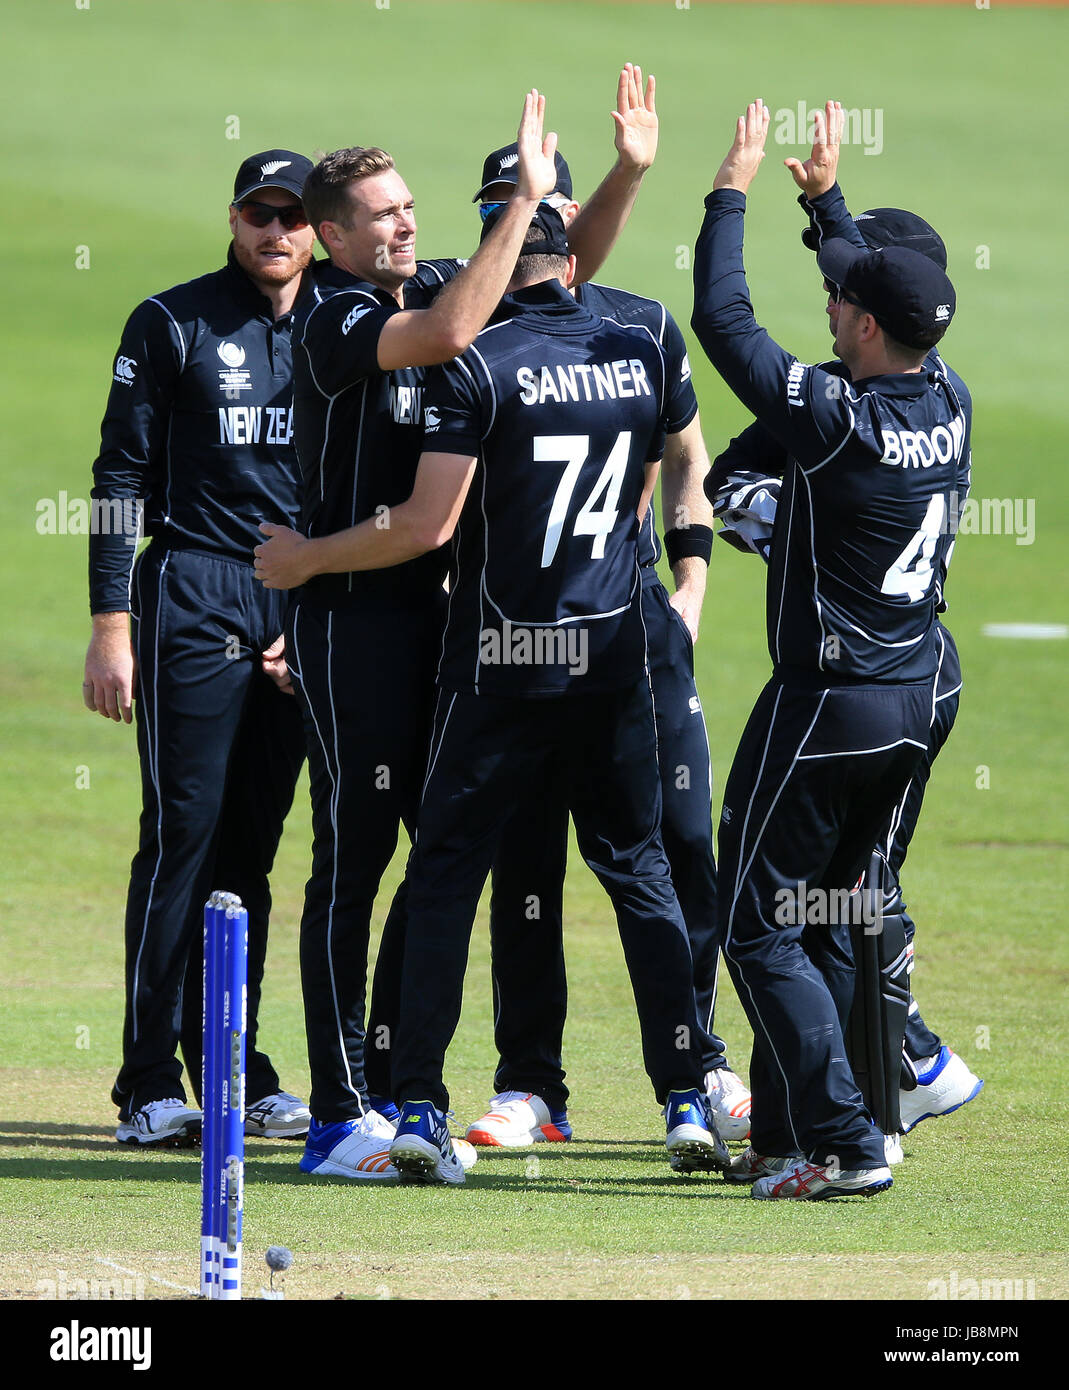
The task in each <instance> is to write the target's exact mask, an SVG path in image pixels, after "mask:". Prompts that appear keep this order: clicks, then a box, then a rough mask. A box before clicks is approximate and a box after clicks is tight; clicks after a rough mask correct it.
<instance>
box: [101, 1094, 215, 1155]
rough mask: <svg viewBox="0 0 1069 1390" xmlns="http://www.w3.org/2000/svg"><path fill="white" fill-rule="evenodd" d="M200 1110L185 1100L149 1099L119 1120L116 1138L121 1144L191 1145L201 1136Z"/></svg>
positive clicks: (189, 1146) (175, 1146) (190, 1146)
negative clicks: (191, 1107)
mask: <svg viewBox="0 0 1069 1390" xmlns="http://www.w3.org/2000/svg"><path fill="white" fill-rule="evenodd" d="M201 1120H202V1116H201V1112H200V1111H199V1110H191V1109H190V1107H189V1106H188V1105H187V1104H186V1103H185V1101H184V1100H176V1099H175V1098H174V1097H168V1098H167V1099H166V1100H150V1101H149V1102H148V1104H147V1105H143V1106H142V1107H141V1108H140V1110H135V1111H134V1112H133V1113H132V1114H131V1116H130V1118H129V1119H128V1120H120V1122H119V1127H118V1129H117V1130H116V1131H115V1138H116V1139H117V1140H118V1141H119V1143H120V1144H157V1145H159V1146H160V1147H161V1148H175V1149H179V1148H181V1149H188V1148H192V1147H193V1145H194V1144H195V1143H196V1141H197V1140H198V1139H199V1138H200V1129H201Z"/></svg>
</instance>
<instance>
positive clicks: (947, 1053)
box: [898, 1046, 984, 1134]
mask: <svg viewBox="0 0 1069 1390" xmlns="http://www.w3.org/2000/svg"><path fill="white" fill-rule="evenodd" d="M983 1084H984V1083H983V1082H982V1081H981V1080H980V1078H979V1077H978V1076H974V1075H973V1073H972V1072H971V1071H970V1070H969V1068H968V1067H967V1066H966V1065H965V1063H964V1062H963V1061H962V1060H961V1058H960V1057H959V1056H958V1054H957V1053H956V1052H952V1051H951V1050H950V1048H949V1047H946V1046H944V1047H941V1048H940V1049H939V1052H938V1055H937V1056H935V1057H927V1058H925V1059H924V1060H922V1061H920V1062H918V1063H917V1085H916V1089H915V1090H912V1091H900V1092H899V1096H898V1105H899V1111H900V1114H901V1117H902V1132H903V1134H908V1133H909V1131H910V1130H911V1129H912V1128H913V1126H914V1125H919V1124H920V1122H921V1120H932V1119H935V1118H936V1117H937V1116H939V1115H949V1114H951V1113H952V1112H953V1111H955V1110H960V1109H961V1107H962V1106H963V1105H966V1104H968V1102H969V1101H970V1100H972V1099H973V1098H974V1097H976V1096H978V1095H979V1094H980V1088H981V1087H982V1086H983Z"/></svg>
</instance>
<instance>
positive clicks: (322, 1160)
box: [298, 1110, 399, 1182]
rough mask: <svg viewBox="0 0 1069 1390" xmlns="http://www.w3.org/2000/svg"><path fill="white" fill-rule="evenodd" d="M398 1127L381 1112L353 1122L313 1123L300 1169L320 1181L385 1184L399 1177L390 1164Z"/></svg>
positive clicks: (375, 1111) (375, 1112)
mask: <svg viewBox="0 0 1069 1390" xmlns="http://www.w3.org/2000/svg"><path fill="white" fill-rule="evenodd" d="M393 1131H394V1127H393V1125H392V1124H391V1123H390V1121H389V1120H387V1119H384V1118H383V1116H382V1115H380V1114H379V1112H378V1111H377V1110H368V1111H367V1112H366V1114H364V1116H363V1117H362V1118H361V1119H359V1120H356V1119H353V1120H339V1121H336V1122H335V1123H333V1124H325V1125H320V1124H317V1123H316V1122H315V1120H314V1119H313V1120H312V1121H311V1122H310V1123H309V1126H308V1138H307V1140H306V1142H305V1146H304V1153H303V1154H302V1155H301V1161H300V1164H299V1165H298V1166H299V1167H300V1170H301V1172H302V1173H314V1174H315V1175H316V1177H320V1178H352V1179H355V1180H357V1181H369V1182H382V1181H384V1180H385V1179H387V1178H396V1177H398V1176H399V1174H398V1172H397V1169H396V1168H395V1167H394V1166H393V1164H392V1163H391V1162H390V1144H391V1143H392V1142H393Z"/></svg>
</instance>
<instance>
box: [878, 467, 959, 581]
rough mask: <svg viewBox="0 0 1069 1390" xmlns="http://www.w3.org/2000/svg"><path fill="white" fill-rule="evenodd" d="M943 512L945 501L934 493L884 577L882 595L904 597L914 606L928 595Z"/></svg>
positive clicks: (941, 527) (940, 494)
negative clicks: (900, 552)
mask: <svg viewBox="0 0 1069 1390" xmlns="http://www.w3.org/2000/svg"><path fill="white" fill-rule="evenodd" d="M946 510H947V509H946V498H945V497H944V496H943V494H942V493H941V492H937V493H936V494H935V496H934V497H933V498H932V500H931V501H930V502H929V503H928V510H927V511H926V512H925V513H924V520H923V521H922V522H921V527H920V530H919V531H915V532H914V533H913V536H912V537H911V538H910V542H909V544H908V545H907V546H906V548H905V550H903V552H902V554H901V555H900V556H899V557H898V559H897V560H896V561H895V562H894V564H893V565H892V566H891V568H890V569H889V570H888V571H887V573H886V574H885V575H884V577H883V583H882V584H881V585H880V592H881V593H882V594H892V595H894V596H895V597H901V596H903V595H904V596H905V597H906V598H908V599H909V600H910V602H911V603H918V602H919V601H920V600H921V599H922V598H923V597H924V595H925V594H926V593H927V592H928V590H929V588H931V584H932V578H933V576H934V574H935V571H934V570H933V569H932V556H933V555H934V554H935V547H936V546H937V545H938V543H939V537H940V536H941V535H942V534H943V524H944V522H945V520H946Z"/></svg>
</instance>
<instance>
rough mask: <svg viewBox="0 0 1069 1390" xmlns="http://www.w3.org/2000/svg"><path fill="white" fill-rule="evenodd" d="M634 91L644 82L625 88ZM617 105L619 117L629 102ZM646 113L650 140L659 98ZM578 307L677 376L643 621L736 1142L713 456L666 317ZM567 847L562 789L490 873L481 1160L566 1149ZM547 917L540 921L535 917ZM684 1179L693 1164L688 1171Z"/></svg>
mask: <svg viewBox="0 0 1069 1390" xmlns="http://www.w3.org/2000/svg"><path fill="white" fill-rule="evenodd" d="M628 77H630V81H631V82H633V83H635V84H636V85H635V87H634V88H633V89H632V90H631V91H630V93H629V99H630V102H631V104H632V105H636V106H637V104H638V98H639V94H640V92H641V72H638V73H637V76H634V75H629V74H627V73H624V74H621V83H623V82H624V80H625V78H628ZM619 95H620V97H621V99H620V101H619V102H618V105H619V106H621V107H623V106H624V104H625V99H626V98H625V95H624V94H623V93H622V92H621V93H620V94H619ZM643 104H644V106H645V108H646V112H647V119H648V121H649V126H648V127H647V128H650V129H652V130H653V132H654V133H655V131H656V127H655V121H656V112H655V88H654V84H653V79H652V78H650V79H649V82H648V84H647V88H646V91H645V93H644V94H643ZM514 154H515V147H514V146H509V145H506V146H505V147H504V148H503V149H500V150H495V151H493V152H492V153H491V154H489V155H488V156H487V158H486V160H485V162H484V165H483V176H482V183H481V186H480V188H479V191H478V192H477V193H476V195H475V197H476V199H477V200H479V202H480V207H479V211H480V214H481V215H482V216H483V217H486V216H488V215H491V214H492V212H493V210H494V209H495V208H496V207H498V206H499V205H500V204H501V203H502V202H503V201H504V200H505V199H507V198H508V196H509V194H510V193H511V190H512V186H513V181H514V178H515V175H514V173H513V167H514ZM553 202H554V205H555V206H556V207H557V209H558V211H559V212H560V213H561V216H562V218H563V219H564V222H565V226H566V227H568V226H570V225H571V223H572V222H573V220H574V218H575V217H576V216H577V215H578V213H579V211H580V205H579V203H577V202H576V201H575V200H574V199H573V197H572V183H571V178H570V175H569V173H568V169H567V165H566V164H564V161H563V160H560V159H558V178H557V185H556V188H555V189H554V193H553ZM574 292H575V297H576V299H577V300H578V302H579V303H580V304H582V305H584V306H585V307H586V308H589V309H591V310H592V311H593V312H595V313H597V314H599V315H600V316H601V317H603V318H610V319H613V320H614V321H615V322H617V323H629V324H637V325H644V326H646V327H647V328H648V329H649V330H650V332H652V333H653V334H654V336H655V337H656V338H657V341H658V342H659V343H660V344H661V346H662V348H663V350H664V352H665V355H666V361H667V365H668V385H667V392H668V394H667V404H668V415H667V422H666V423H667V431H668V436H667V439H666V442H665V451H664V460H663V464H662V468H661V488H662V502H663V510H664V514H665V516H666V517H668V518H669V527H670V529H669V530H668V531H666V533H665V545H666V547H667V549H668V553H669V559H670V564H671V568H672V572H673V577H674V579H675V585H676V587H675V592H674V593H673V594H672V595H669V594H668V592H667V591H666V589H665V587H664V585H663V584H662V583H661V582H660V578H659V576H658V573H657V569H656V564H657V561H658V560H659V558H660V556H661V542H660V538H659V536H658V533H657V525H656V516H655V508H654V506H653V503H652V501H651V504H650V506H649V508H648V509H647V512H646V519H645V521H644V522H643V526H642V532H641V536H640V541H639V546H640V566H641V576H642V597H641V607H642V615H643V622H644V624H645V628H646V637H647V642H648V647H649V669H650V680H651V683H652V687H653V698H654V709H655V714H656V723H657V746H658V755H659V760H660V767H661V796H662V804H663V813H662V816H663V818H662V836H663V840H664V848H665V853H666V854H667V856H668V862H669V864H670V865H671V867H672V879H673V883H674V884H675V887H676V892H677V895H678V897H679V902H680V907H681V909H682V911H683V916H684V920H685V921H686V924H687V933H688V937H689V939H690V947H691V954H692V957H693V960H694V975H695V994H696V1007H697V1014H698V1021H699V1039H698V1040H699V1047H700V1050H701V1053H702V1071H703V1074H704V1075H705V1078H706V1089H707V1092H708V1094H709V1099H710V1102H711V1104H712V1107H713V1113H714V1117H715V1120H716V1125H717V1129H718V1130H719V1132H720V1135H721V1137H722V1138H724V1139H726V1140H742V1139H745V1138H746V1137H747V1135H748V1134H749V1128H750V1122H749V1114H750V1097H749V1092H748V1091H747V1090H746V1088H745V1086H744V1085H743V1083H742V1081H741V1080H740V1079H739V1077H738V1076H736V1074H735V1073H734V1072H733V1071H732V1070H731V1069H730V1068H729V1067H728V1064H727V1059H726V1057H725V1046H724V1043H723V1040H722V1039H721V1038H719V1037H718V1036H717V1035H716V1034H715V1032H713V1031H712V1025H713V1011H714V1007H715V1000H716V984H717V971H718V966H719V959H720V946H719V936H718V928H717V915H716V863H715V859H714V855H713V844H712V806H711V801H712V770H711V767H710V760H709V742H708V737H707V734H706V729H705V720H704V717H703V714H702V706H701V700H700V698H699V696H698V691H697V687H696V685H695V682H694V642H695V641H696V639H697V634H698V625H699V622H700V616H701V610H702V603H703V600H704V596H705V585H706V572H707V570H708V563H709V556H710V551H711V547H712V520H713V518H712V509H711V507H710V505H709V503H708V501H707V500H706V498H705V494H704V492H703V490H702V484H703V482H704V479H705V476H706V473H707V470H708V455H707V453H706V449H705V442H704V439H703V436H702V429H701V421H700V419H699V416H698V402H697V400H696V398H695V395H694V388H693V385H692V382H691V371H690V362H689V359H688V356H687V350H686V345H685V343H684V340H683V335H682V333H681V332H680V331H679V328H678V326H677V325H676V323H675V320H674V319H673V318H672V315H671V314H670V313H669V312H668V311H667V310H666V309H665V307H664V305H663V304H660V303H658V302H657V301H656V300H650V299H645V298H643V297H642V296H639V295H635V294H632V293H630V292H629V291H627V290H620V289H615V288H611V287H609V286H606V285H602V284H600V283H593V282H588V283H585V284H582V285H578V286H576V287H575V291H574ZM567 846H568V816H567V807H566V805H565V802H564V798H563V789H562V788H561V787H555V786H552V785H547V786H545V787H542V788H539V789H537V790H536V789H534V788H532V789H531V791H530V792H529V794H528V795H527V796H526V797H525V798H524V800H523V802H522V803H521V805H520V807H519V808H518V810H517V812H516V814H515V816H514V817H513V818H512V820H511V821H510V822H509V825H508V826H507V827H506V829H505V832H504V834H503V836H502V840H501V845H500V848H499V851H498V857H497V860H496V862H495V864H494V871H493V895H492V898H491V907H490V941H491V950H492V980H493V992H494V1033H495V1040H496V1042H497V1046H498V1051H499V1054H500V1061H499V1064H498V1068H497V1072H496V1074H495V1077H494V1088H495V1094H494V1095H493V1096H492V1097H491V1099H490V1103H489V1107H488V1110H487V1113H486V1114H484V1115H483V1116H481V1117H480V1118H479V1119H477V1120H475V1121H474V1122H473V1123H472V1124H471V1125H469V1127H468V1130H467V1138H468V1139H469V1140H470V1141H471V1142H472V1143H474V1144H477V1145H485V1146H503V1147H522V1146H525V1145H527V1144H531V1143H541V1142H561V1141H566V1140H568V1139H570V1138H571V1133H572V1131H571V1126H570V1124H569V1122H568V1117H567V1109H566V1104H567V1095H568V1092H567V1088H566V1087H565V1084H564V1070H563V1065H562V1058H561V1052H562V1039H563V1031H564V1023H565V1017H566V1013H567V979H566V973H565V965H564V945H563V923H562V896H563V884H564V873H565V864H566V859H567ZM533 904H534V905H536V911H533V908H532V905H533ZM678 1163H679V1165H680V1166H682V1160H678Z"/></svg>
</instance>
